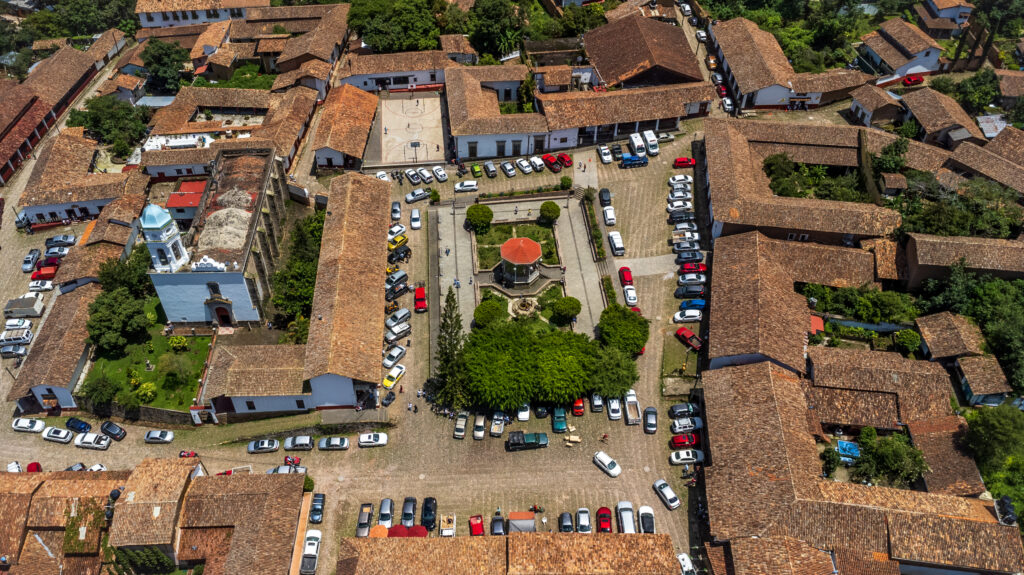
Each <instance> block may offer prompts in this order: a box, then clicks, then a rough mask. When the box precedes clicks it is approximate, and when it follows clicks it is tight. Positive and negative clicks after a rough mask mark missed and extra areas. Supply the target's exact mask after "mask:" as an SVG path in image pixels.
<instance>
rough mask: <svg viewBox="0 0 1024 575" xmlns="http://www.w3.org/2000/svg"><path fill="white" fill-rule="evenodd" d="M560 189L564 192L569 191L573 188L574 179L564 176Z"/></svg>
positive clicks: (560, 181)
mask: <svg viewBox="0 0 1024 575" xmlns="http://www.w3.org/2000/svg"><path fill="white" fill-rule="evenodd" d="M558 187H559V188H560V189H563V190H568V189H569V188H571V187H572V178H571V177H570V176H562V178H561V179H560V180H559V181H558Z"/></svg>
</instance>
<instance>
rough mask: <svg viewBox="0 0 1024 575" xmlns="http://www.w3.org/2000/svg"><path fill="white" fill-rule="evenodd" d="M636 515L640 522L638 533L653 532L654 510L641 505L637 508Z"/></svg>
mask: <svg viewBox="0 0 1024 575" xmlns="http://www.w3.org/2000/svg"><path fill="white" fill-rule="evenodd" d="M637 517H638V518H639V523H640V533H652V534H653V533H654V510H653V509H651V508H650V507H648V506H647V505H641V506H640V509H638V510H637Z"/></svg>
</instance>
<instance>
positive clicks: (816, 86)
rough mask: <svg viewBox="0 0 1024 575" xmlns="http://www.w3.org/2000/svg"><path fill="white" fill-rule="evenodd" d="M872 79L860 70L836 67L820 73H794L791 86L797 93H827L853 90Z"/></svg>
mask: <svg viewBox="0 0 1024 575" xmlns="http://www.w3.org/2000/svg"><path fill="white" fill-rule="evenodd" d="M871 79H872V77H871V76H869V75H867V74H865V73H864V72H861V71H860V70H845V69H843V68H835V69H832V70H826V71H824V72H818V73H812V72H804V73H802V74H794V75H793V76H792V77H791V78H790V81H789V86H790V88H792V89H793V91H794V92H797V93H802V94H807V93H812V92H821V93H822V94H827V93H829V92H838V91H841V90H853V89H855V88H857V87H858V86H864V85H865V84H866V83H867V82H869V81H871Z"/></svg>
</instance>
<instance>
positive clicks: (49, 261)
mask: <svg viewBox="0 0 1024 575" xmlns="http://www.w3.org/2000/svg"><path fill="white" fill-rule="evenodd" d="M51 266H57V267H59V266H60V258H58V257H56V256H50V257H48V258H43V259H41V260H39V261H37V262H36V269H37V270H41V269H43V268H45V267H51Z"/></svg>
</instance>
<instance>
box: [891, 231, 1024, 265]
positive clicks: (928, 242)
mask: <svg viewBox="0 0 1024 575" xmlns="http://www.w3.org/2000/svg"><path fill="white" fill-rule="evenodd" d="M909 236H910V238H911V241H910V242H909V243H908V244H907V256H908V258H910V259H911V261H916V262H917V263H918V265H927V266H941V267H949V266H952V265H953V264H955V263H957V262H958V261H960V259H961V258H963V259H965V260H966V265H967V268H969V269H972V270H992V271H1005V272H1013V273H1024V242H1022V241H1019V240H997V239H992V238H972V237H945V236H932V235H927V234H909ZM911 255H912V256H913V257H911Z"/></svg>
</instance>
